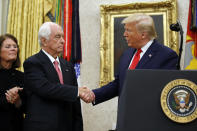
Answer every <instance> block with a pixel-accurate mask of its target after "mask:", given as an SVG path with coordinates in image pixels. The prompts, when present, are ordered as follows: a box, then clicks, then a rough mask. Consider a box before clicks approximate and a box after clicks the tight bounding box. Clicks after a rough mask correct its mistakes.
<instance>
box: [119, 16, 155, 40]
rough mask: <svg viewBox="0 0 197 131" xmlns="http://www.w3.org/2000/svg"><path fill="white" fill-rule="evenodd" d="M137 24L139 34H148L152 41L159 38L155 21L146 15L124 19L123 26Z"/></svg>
mask: <svg viewBox="0 0 197 131" xmlns="http://www.w3.org/2000/svg"><path fill="white" fill-rule="evenodd" d="M133 22H135V23H136V29H137V31H139V32H147V33H148V35H149V37H150V39H154V38H156V37H157V33H156V30H155V25H154V21H153V19H152V17H151V16H149V15H146V14H144V13H135V14H132V15H130V16H129V17H127V18H125V19H123V21H122V24H127V23H133Z"/></svg>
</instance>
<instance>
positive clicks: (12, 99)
mask: <svg viewBox="0 0 197 131" xmlns="http://www.w3.org/2000/svg"><path fill="white" fill-rule="evenodd" d="M22 90H23V88H20V87H13V88H11V89H9V90H7V92H6V93H5V95H6V99H7V101H8V102H9V103H11V104H15V106H16V107H19V106H20V105H21V99H20V96H19V94H18V92H19V91H22Z"/></svg>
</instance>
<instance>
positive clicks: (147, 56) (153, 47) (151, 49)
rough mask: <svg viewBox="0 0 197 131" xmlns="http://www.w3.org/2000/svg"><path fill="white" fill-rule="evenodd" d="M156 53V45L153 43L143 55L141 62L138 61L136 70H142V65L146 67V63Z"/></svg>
mask: <svg viewBox="0 0 197 131" xmlns="http://www.w3.org/2000/svg"><path fill="white" fill-rule="evenodd" d="M157 51H158V50H157V48H156V44H155V42H153V43H152V45H151V46H150V47H149V48H148V50H147V51H146V53H145V54H144V55H143V57H142V58H141V60H140V61H139V63H138V65H137V66H136V69H142V68H143V67H144V65H146V63H147V62H149V61H150V60H151V59H152V58H153V57H154V55H155V54H156V52H157Z"/></svg>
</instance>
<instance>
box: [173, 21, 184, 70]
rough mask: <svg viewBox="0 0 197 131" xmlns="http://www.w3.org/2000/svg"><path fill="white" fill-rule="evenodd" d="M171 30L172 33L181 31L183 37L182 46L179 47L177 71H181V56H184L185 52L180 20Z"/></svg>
mask: <svg viewBox="0 0 197 131" xmlns="http://www.w3.org/2000/svg"><path fill="white" fill-rule="evenodd" d="M170 30H172V31H176V32H179V31H180V35H181V42H180V46H179V55H178V62H177V69H178V70H180V61H181V55H182V51H183V33H184V32H183V28H182V26H181V23H180V22H179V20H177V23H176V24H171V25H170Z"/></svg>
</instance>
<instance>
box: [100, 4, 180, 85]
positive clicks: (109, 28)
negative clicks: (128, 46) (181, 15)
mask: <svg viewBox="0 0 197 131" xmlns="http://www.w3.org/2000/svg"><path fill="white" fill-rule="evenodd" d="M100 11H101V41H100V60H101V63H100V86H103V85H105V84H107V83H108V82H110V81H112V80H114V72H115V71H114V69H115V67H114V66H115V65H116V63H118V62H117V61H118V60H116V59H119V58H118V57H119V56H120V55H121V53H122V52H123V49H122V48H119V47H118V46H120V44H115V42H117V41H118V40H120V41H121V43H122V41H124V40H122V39H124V38H123V33H122V34H120V31H121V29H124V28H123V27H124V25H122V24H121V20H122V19H123V18H124V17H127V16H129V15H130V14H132V13H146V14H149V15H151V16H152V17H155V18H156V21H157V22H159V23H156V22H155V26H157V25H159V27H158V28H159V32H160V35H159V34H158V36H159V38H162V40H163V41H162V43H163V44H164V45H166V46H168V47H170V48H172V49H173V50H175V51H176V52H177V53H178V47H179V46H178V42H179V38H178V33H177V32H173V31H171V30H170V28H169V26H170V24H172V23H176V21H177V2H176V0H166V1H161V2H146V3H145V2H141V3H131V4H124V5H101V6H100ZM153 19H154V18H153ZM161 19H162V20H161ZM154 21H155V19H154ZM161 23H162V24H161ZM117 24H118V25H117ZM119 25H122V27H121V26H120V27H119ZM156 30H157V27H156ZM118 33H119V34H118ZM157 33H158V30H157ZM117 34H118V35H117ZM115 39H116V40H115ZM125 42H126V41H125ZM115 46H116V48H118V52H116V50H115ZM123 48H124V47H123ZM121 51H122V52H121ZM115 56H116V57H115ZM115 62H116V63H115ZM116 67H117V66H116Z"/></svg>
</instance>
